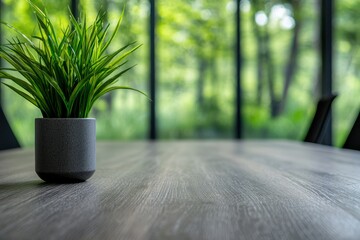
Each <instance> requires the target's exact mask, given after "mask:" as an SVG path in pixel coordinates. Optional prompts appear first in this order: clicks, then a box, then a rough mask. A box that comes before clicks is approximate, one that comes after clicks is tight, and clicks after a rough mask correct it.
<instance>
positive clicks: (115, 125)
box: [81, 0, 149, 139]
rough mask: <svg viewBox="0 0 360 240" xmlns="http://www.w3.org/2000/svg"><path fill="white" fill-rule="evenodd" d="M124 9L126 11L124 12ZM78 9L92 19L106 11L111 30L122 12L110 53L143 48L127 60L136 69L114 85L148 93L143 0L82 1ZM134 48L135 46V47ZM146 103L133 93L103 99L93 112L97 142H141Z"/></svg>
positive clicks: (145, 5) (117, 93)
mask: <svg viewBox="0 0 360 240" xmlns="http://www.w3.org/2000/svg"><path fill="white" fill-rule="evenodd" d="M124 8H125V9H124ZM81 9H82V10H83V12H85V13H86V15H87V17H88V18H89V19H94V17H95V16H96V13H97V11H99V10H100V9H103V10H106V11H107V17H108V21H109V23H110V24H111V26H110V29H114V28H115V26H116V24H117V21H118V19H119V18H120V16H121V13H122V11H123V10H124V18H123V21H122V23H121V26H120V30H119V33H118V34H117V35H116V37H115V39H114V40H113V42H112V44H111V45H110V46H111V47H110V52H113V51H115V50H117V49H119V48H121V47H123V46H125V45H126V44H129V43H132V42H134V41H136V43H135V45H136V44H142V46H141V47H140V48H139V49H137V50H136V51H135V52H134V53H133V54H132V55H131V56H130V57H129V59H128V60H129V61H128V63H127V66H128V67H130V66H133V65H136V66H135V67H134V68H133V69H131V70H130V71H128V72H127V73H126V74H125V75H123V76H121V77H120V81H119V82H118V83H117V84H116V85H121V86H130V87H134V88H137V89H140V90H141V91H143V92H147V87H148V84H147V82H148V74H147V72H148V51H149V50H148V46H149V44H148V30H147V29H148V18H149V6H148V3H147V1H145V0H127V1H125V0H117V1H116V0H115V1H110V0H101V1H97V0H91V1H90V0H82V1H81ZM135 45H134V46H135ZM148 105H149V102H148V99H147V98H146V97H145V96H143V95H141V94H139V93H137V92H134V91H129V90H118V91H114V92H111V93H109V94H107V95H106V96H104V97H102V98H101V99H100V100H99V101H98V102H97V103H96V104H95V105H94V108H93V111H92V113H91V116H92V117H95V118H96V120H97V130H96V131H97V139H144V138H146V137H147V131H148V130H147V129H148V124H147V122H148V110H147V109H148Z"/></svg>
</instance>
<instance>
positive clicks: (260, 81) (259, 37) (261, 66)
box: [251, 0, 264, 105]
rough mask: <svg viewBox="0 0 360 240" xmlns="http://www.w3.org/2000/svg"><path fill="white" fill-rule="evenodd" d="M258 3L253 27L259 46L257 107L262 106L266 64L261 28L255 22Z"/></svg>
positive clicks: (253, 17) (257, 7)
mask: <svg viewBox="0 0 360 240" xmlns="http://www.w3.org/2000/svg"><path fill="white" fill-rule="evenodd" d="M257 3H258V2H257V1H255V0H254V1H253V7H252V9H253V10H252V14H251V17H252V21H251V22H252V25H253V30H254V36H255V41H256V44H257V48H256V65H257V67H256V103H257V105H261V102H262V92H263V78H264V74H263V69H264V62H263V58H264V56H263V54H264V47H263V37H262V35H261V32H260V29H259V26H258V25H257V23H256V22H255V15H256V12H257V11H259V6H258V4H257Z"/></svg>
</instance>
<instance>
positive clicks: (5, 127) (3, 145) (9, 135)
mask: <svg viewBox="0 0 360 240" xmlns="http://www.w3.org/2000/svg"><path fill="white" fill-rule="evenodd" d="M19 147H20V144H19V142H18V140H17V139H16V137H15V135H14V133H13V131H12V130H11V128H10V125H9V122H8V121H7V119H6V117H5V113H4V111H3V109H2V108H1V106H0V150H5V149H11V148H19Z"/></svg>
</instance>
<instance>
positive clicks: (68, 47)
mask: <svg viewBox="0 0 360 240" xmlns="http://www.w3.org/2000/svg"><path fill="white" fill-rule="evenodd" d="M29 4H30V5H31V7H32V9H33V10H34V14H35V16H36V19H37V28H38V33H37V34H36V35H34V36H31V37H29V36H26V35H25V34H23V33H21V32H20V31H19V30H17V29H16V28H14V27H13V26H11V25H9V24H7V23H3V22H2V24H4V25H6V26H7V27H9V28H10V29H13V30H14V31H16V33H17V34H18V35H19V36H18V37H14V38H12V39H11V40H8V41H7V42H6V43H4V44H2V45H1V47H0V57H1V58H3V59H4V60H5V61H7V62H8V63H9V64H10V65H11V67H10V68H6V67H1V68H0V78H3V79H5V81H3V82H2V83H3V84H4V85H6V86H7V87H9V88H10V89H12V90H13V91H15V92H16V93H17V94H19V95H20V96H22V97H23V98H25V99H26V100H27V101H29V102H31V103H32V104H34V105H35V106H36V107H38V108H39V109H40V111H41V113H42V115H43V117H44V118H86V117H88V115H89V112H90V110H91V108H92V106H93V104H94V102H95V101H96V100H97V99H99V98H100V97H101V96H103V95H104V94H106V93H108V92H111V91H113V90H118V89H125V90H133V91H137V92H140V93H142V94H144V93H143V92H142V91H140V90H138V89H134V88H132V87H129V86H119V85H116V83H117V82H118V81H119V79H120V77H121V76H122V75H123V74H124V73H126V72H127V71H129V70H130V69H131V68H132V67H133V66H130V67H128V66H127V58H128V57H129V55H130V54H131V53H133V52H134V51H135V50H136V49H138V48H139V47H140V45H138V44H136V43H135V42H132V43H129V44H126V45H125V46H123V47H121V48H120V49H118V50H116V51H114V52H111V53H109V45H110V44H111V42H112V41H113V39H114V37H115V35H116V33H117V32H118V30H119V28H120V24H121V21H122V19H123V15H124V12H123V13H122V14H121V16H120V18H119V20H118V22H117V25H116V27H115V29H114V30H113V31H110V25H109V24H108V23H105V16H106V12H105V11H99V13H98V14H97V17H96V18H95V20H94V22H93V23H92V24H90V25H88V23H87V21H86V17H82V18H80V19H75V18H74V16H73V15H72V14H71V13H70V22H69V24H68V26H67V27H66V28H64V29H62V31H61V33H62V34H57V31H56V29H55V27H54V25H53V24H52V22H51V21H50V18H49V16H48V14H47V11H46V9H45V10H41V9H40V8H39V7H38V6H36V5H35V4H34V3H32V2H31V1H29ZM9 81H10V82H12V83H13V84H10V82H9ZM144 95H145V94H144Z"/></svg>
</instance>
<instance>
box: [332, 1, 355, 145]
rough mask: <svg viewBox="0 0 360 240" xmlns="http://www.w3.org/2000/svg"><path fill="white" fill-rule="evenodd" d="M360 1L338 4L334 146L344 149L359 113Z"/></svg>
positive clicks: (337, 2) (335, 53)
mask: <svg viewBox="0 0 360 240" xmlns="http://www.w3.org/2000/svg"><path fill="white" fill-rule="evenodd" d="M359 6H360V0H344V1H336V4H335V14H334V16H335V18H336V19H335V20H336V21H335V32H334V37H335V41H334V57H335V59H334V73H335V74H334V91H335V92H337V93H338V94H339V97H338V99H337V100H336V102H335V104H334V106H335V109H334V127H335V128H334V130H335V131H334V136H335V141H334V143H335V144H336V145H337V146H342V145H343V144H344V142H345V140H346V137H347V135H348V133H349V131H350V129H351V127H352V125H353V124H354V121H355V118H356V117H357V115H358V113H359V111H360V98H359V93H360V77H359V76H360V70H359V69H360V54H359V53H360V51H359V42H360V28H359V16H360V9H359Z"/></svg>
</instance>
